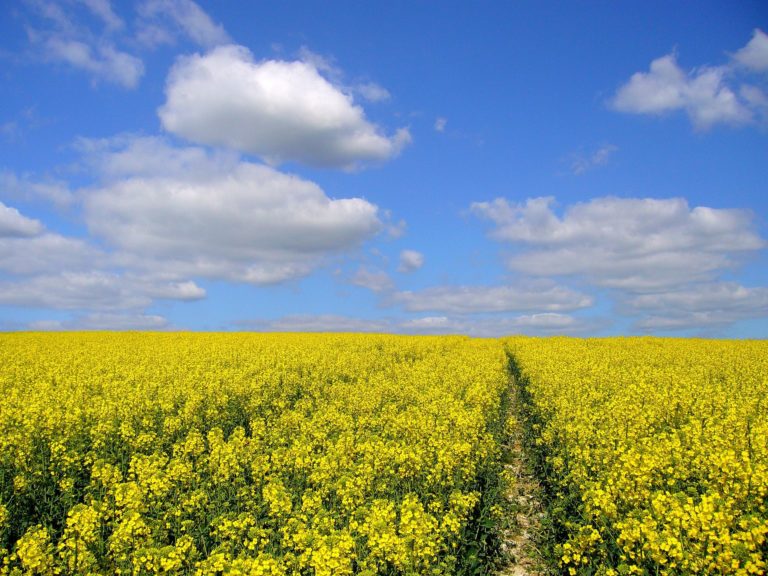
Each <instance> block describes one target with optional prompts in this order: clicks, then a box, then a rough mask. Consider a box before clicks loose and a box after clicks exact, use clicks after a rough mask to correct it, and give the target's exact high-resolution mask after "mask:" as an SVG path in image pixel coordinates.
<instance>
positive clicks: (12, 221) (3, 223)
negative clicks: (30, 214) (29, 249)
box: [0, 202, 43, 241]
mask: <svg viewBox="0 0 768 576" xmlns="http://www.w3.org/2000/svg"><path fill="white" fill-rule="evenodd" d="M42 231H43V225H42V224H41V223H40V221H39V220H33V219H32V218H27V217H26V216H22V214H21V213H20V212H19V211H18V210H16V208H13V207H11V206H6V205H5V204H3V203H2V202H0V241H2V239H4V238H19V237H22V238H23V237H28V236H37V235H38V234H40V233H41V232H42Z"/></svg>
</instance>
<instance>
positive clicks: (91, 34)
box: [26, 0, 230, 89]
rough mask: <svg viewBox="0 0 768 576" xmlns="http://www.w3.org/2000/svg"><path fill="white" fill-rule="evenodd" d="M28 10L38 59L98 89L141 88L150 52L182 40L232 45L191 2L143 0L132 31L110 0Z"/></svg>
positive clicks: (51, 0)
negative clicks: (78, 74)
mask: <svg viewBox="0 0 768 576" xmlns="http://www.w3.org/2000/svg"><path fill="white" fill-rule="evenodd" d="M26 6H27V8H28V10H27V12H28V13H27V16H28V18H29V20H30V23H29V24H28V25H27V35H28V37H29V40H30V43H31V46H32V47H33V49H34V50H35V51H36V53H37V56H38V57H39V58H41V59H42V60H45V61H48V62H53V63H59V64H63V65H66V66H69V67H71V68H73V69H76V70H80V71H82V72H86V73H88V74H89V75H90V77H91V78H92V80H93V82H94V83H102V82H104V83H108V84H113V85H117V86H120V87H123V88H127V89H132V88H136V86H138V84H139V82H140V81H141V78H142V77H143V75H144V72H145V68H144V62H143V60H142V57H141V53H142V52H143V51H146V49H152V48H156V47H157V46H159V45H162V44H173V43H175V42H176V40H177V38H179V37H184V38H186V39H188V40H189V41H191V42H193V43H194V44H197V45H198V46H202V47H204V48H212V47H214V46H218V45H221V44H227V43H229V42H230V38H229V36H228V35H227V33H226V31H225V30H224V28H223V27H222V26H221V25H220V24H217V23H215V22H213V20H212V19H211V18H210V16H208V14H206V12H205V11H204V10H203V9H202V8H200V6H199V5H198V4H197V3H195V2H193V1H192V0H143V1H142V2H140V3H139V4H138V5H137V6H136V11H137V14H138V19H137V21H136V25H135V27H132V28H129V27H127V26H126V25H125V21H124V19H123V18H122V17H121V16H120V15H119V14H118V13H117V12H116V11H115V10H114V9H113V6H112V4H111V3H110V2H109V0H69V1H65V0H47V1H45V2H43V1H36V0H32V1H29V2H27V3H26ZM93 17H95V19H96V22H95V23H94V22H93V20H94V18H93ZM99 24H100V26H99Z"/></svg>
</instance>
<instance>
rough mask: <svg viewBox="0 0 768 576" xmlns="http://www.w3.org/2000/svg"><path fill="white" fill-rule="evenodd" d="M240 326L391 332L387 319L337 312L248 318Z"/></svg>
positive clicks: (289, 329)
mask: <svg viewBox="0 0 768 576" xmlns="http://www.w3.org/2000/svg"><path fill="white" fill-rule="evenodd" d="M237 325H238V327H245V328H247V329H248V330H257V331H262V332H390V331H391V323H390V322H389V321H387V320H366V319H364V318H354V317H350V316H342V315H337V314H320V315H302V314H296V315H291V316H285V317H283V318H278V319H275V320H246V321H241V322H238V323H237Z"/></svg>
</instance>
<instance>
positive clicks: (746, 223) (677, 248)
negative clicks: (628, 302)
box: [472, 197, 765, 291]
mask: <svg viewBox="0 0 768 576" xmlns="http://www.w3.org/2000/svg"><path fill="white" fill-rule="evenodd" d="M554 203H555V202H554V199H553V198H551V197H546V198H533V199H529V200H527V201H526V202H525V203H524V204H513V203H510V202H508V201H507V200H505V199H497V200H494V201H493V202H479V203H475V204H473V205H472V212H473V213H474V214H476V215H478V216H480V217H482V218H485V219H488V220H491V221H492V222H494V224H495V225H496V228H495V229H494V230H493V232H492V236H493V237H494V238H496V239H497V240H500V241H503V242H509V243H512V244H514V245H515V246H517V247H519V248H520V249H519V250H518V251H517V252H516V253H515V254H513V255H512V256H511V257H510V258H509V260H508V263H509V265H510V267H511V268H512V269H514V270H516V271H518V272H521V273H524V274H527V275H531V276H545V277H554V276H573V275H578V276H583V277H585V278H586V279H587V280H588V281H589V282H592V283H594V284H597V285H599V286H604V287H611V288H619V289H623V290H630V291H632V290H634V291H646V290H656V289H663V288H665V287H670V286H679V285H681V284H685V283H688V282H692V281H702V280H709V279H712V278H714V277H716V276H717V275H718V274H720V273H722V272H723V271H725V270H728V269H731V268H733V267H734V266H735V265H736V264H737V262H738V260H737V258H738V257H739V256H740V255H743V254H748V253H752V252H754V251H756V250H759V249H761V248H763V247H764V246H765V241H764V240H763V239H762V238H761V237H760V236H759V235H758V233H757V232H756V230H755V228H754V225H753V216H752V214H751V213H750V212H748V211H746V210H729V209H715V208H707V207H703V206H697V207H695V208H690V207H689V206H688V202H687V201H686V200H685V199H682V198H671V199H661V200H659V199H651V198H642V199H640V198H613V197H605V198H595V199H593V200H590V201H588V202H583V203H578V204H575V205H573V206H570V207H568V208H567V209H566V210H565V212H564V215H563V216H562V217H560V216H558V215H557V214H556V213H555V211H554V209H553V208H554Z"/></svg>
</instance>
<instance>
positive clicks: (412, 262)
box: [397, 250, 424, 274]
mask: <svg viewBox="0 0 768 576" xmlns="http://www.w3.org/2000/svg"><path fill="white" fill-rule="evenodd" d="M422 266H424V254H422V253H421V252H417V251H416V250H403V251H402V252H400V265H399V266H398V267H397V270H398V272H402V273H403V274H408V273H410V272H414V271H416V270H418V269H419V268H421V267H422Z"/></svg>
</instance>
